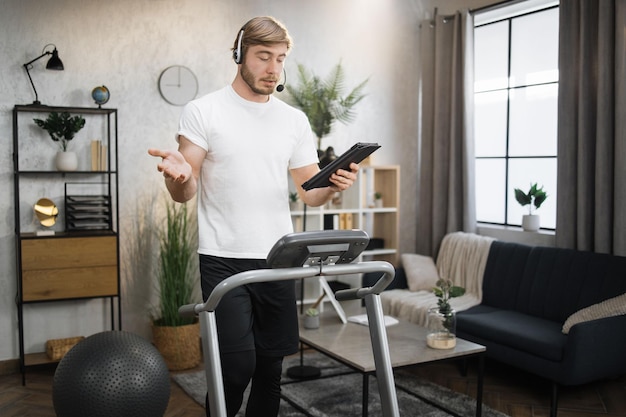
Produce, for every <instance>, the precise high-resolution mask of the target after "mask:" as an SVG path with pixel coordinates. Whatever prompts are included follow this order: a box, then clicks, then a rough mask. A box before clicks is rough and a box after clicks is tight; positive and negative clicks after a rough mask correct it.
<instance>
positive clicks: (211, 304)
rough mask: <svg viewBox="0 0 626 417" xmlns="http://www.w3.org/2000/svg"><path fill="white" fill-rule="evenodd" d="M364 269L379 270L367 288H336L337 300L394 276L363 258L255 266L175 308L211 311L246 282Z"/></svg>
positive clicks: (386, 266)
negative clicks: (194, 301)
mask: <svg viewBox="0 0 626 417" xmlns="http://www.w3.org/2000/svg"><path fill="white" fill-rule="evenodd" d="M368 272H383V275H382V276H381V277H380V279H379V280H378V281H377V282H376V283H375V284H374V285H373V286H371V287H363V288H356V289H349V290H342V291H337V293H336V294H335V296H336V298H337V299H338V300H349V299H356V298H364V297H365V296H367V295H368V294H380V293H381V292H382V291H383V290H384V289H385V288H387V287H388V286H389V284H391V281H393V278H394V276H395V269H394V267H393V265H391V264H390V263H389V262H387V261H366V262H358V263H350V264H336V265H324V266H323V267H322V268H321V269H320V268H319V267H318V266H308V267H301V266H299V267H293V268H277V269H255V270H252V271H245V272H240V273H238V274H235V275H232V276H230V277H228V278H226V279H224V280H223V281H222V282H220V283H219V284H218V285H217V286H216V287H215V288H214V289H213V291H212V292H211V294H210V295H209V297H208V298H207V300H206V302H204V303H200V304H187V305H184V306H182V307H180V308H179V309H178V313H179V314H180V315H181V316H185V317H189V316H195V315H197V314H199V313H201V312H203V311H215V309H216V308H217V305H218V304H219V302H220V301H221V299H222V297H223V296H224V295H225V294H226V293H228V292H229V291H231V290H232V289H234V288H237V287H240V286H242V285H246V284H253V283H258V282H267V281H286V280H290V279H300V278H310V277H315V276H325V275H330V276H332V275H347V274H358V273H368Z"/></svg>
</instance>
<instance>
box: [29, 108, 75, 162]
mask: <svg viewBox="0 0 626 417" xmlns="http://www.w3.org/2000/svg"><path fill="white" fill-rule="evenodd" d="M33 121H34V122H35V123H36V124H37V126H39V127H40V128H42V129H44V130H45V131H46V132H48V134H49V135H50V139H52V140H53V141H54V142H58V143H59V146H60V148H61V151H60V152H58V153H57V156H56V166H57V169H58V170H59V171H75V170H76V169H77V168H78V159H77V157H76V154H75V153H74V152H69V151H68V150H67V146H68V145H69V142H70V141H71V140H72V139H74V136H75V135H76V133H78V132H79V131H80V130H81V129H82V128H83V127H85V119H84V118H83V117H82V116H73V117H72V116H71V115H70V114H69V113H68V112H63V113H60V114H59V113H57V112H52V113H50V114H49V115H48V118H47V119H46V120H42V119H33Z"/></svg>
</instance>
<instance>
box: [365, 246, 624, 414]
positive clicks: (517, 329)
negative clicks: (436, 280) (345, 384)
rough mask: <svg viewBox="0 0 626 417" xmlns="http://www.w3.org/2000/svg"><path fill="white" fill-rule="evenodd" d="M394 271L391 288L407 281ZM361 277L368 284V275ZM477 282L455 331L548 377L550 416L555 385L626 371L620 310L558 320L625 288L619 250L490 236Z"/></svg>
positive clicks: (554, 404)
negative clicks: (473, 301)
mask: <svg viewBox="0 0 626 417" xmlns="http://www.w3.org/2000/svg"><path fill="white" fill-rule="evenodd" d="M397 272H398V277H397V279H396V280H395V281H394V283H393V284H392V285H391V286H390V288H402V287H404V286H406V281H405V278H404V277H405V274H404V271H402V269H401V268H399V269H398V271H397ZM363 279H364V283H363V284H364V285H366V286H367V285H371V283H368V282H370V281H372V280H373V279H374V277H373V276H371V275H370V276H364V277H363ZM482 289H483V296H482V300H481V303H480V305H477V306H475V307H471V308H469V309H468V310H465V311H461V312H459V313H458V315H457V335H458V336H459V337H461V338H464V339H467V340H471V341H473V342H476V343H479V344H481V345H484V346H486V347H487V352H486V354H487V357H488V358H492V359H495V360H497V361H501V362H503V363H506V364H509V365H512V366H514V367H518V368H520V369H523V370H525V371H528V372H531V373H534V374H536V375H539V376H541V377H544V378H546V379H547V380H549V381H551V382H552V388H553V389H552V403H551V412H550V414H551V416H553V417H554V416H556V413H557V407H558V387H559V385H580V384H585V383H588V382H592V381H596V380H600V379H604V378H611V377H616V376H620V375H623V374H625V373H626V353H624V352H626V315H624V314H621V315H615V316H610V317H606V318H600V319H594V320H590V321H584V322H580V323H578V324H574V325H572V326H571V329H569V333H567V334H566V333H564V327H563V326H564V324H565V323H566V321H567V320H568V318H569V317H570V316H571V315H572V314H574V313H576V312H578V311H580V310H581V309H585V308H586V307H590V306H592V305H596V304H598V303H600V302H603V301H605V300H608V299H611V298H614V297H616V296H620V295H622V294H624V293H626V257H620V256H611V255H606V254H598V253H592V252H582V251H576V250H570V249H559V248H551V247H538V246H535V247H533V246H527V245H522V244H517V243H510V242H500V241H494V242H493V243H492V244H491V247H490V248H489V255H488V258H487V264H486V266H485V272H484V276H483V283H482ZM625 297H626V296H625ZM619 300H620V303H621V304H623V302H622V300H621V298H620V299H619ZM614 304H615V303H614ZM592 308H596V307H595V306H594V307H592ZM620 309H621V310H623V309H622V308H620ZM587 310H589V309H587ZM579 314H580V313H579ZM571 320H572V319H570V321H571ZM568 323H570V322H568ZM568 325H569V324H568Z"/></svg>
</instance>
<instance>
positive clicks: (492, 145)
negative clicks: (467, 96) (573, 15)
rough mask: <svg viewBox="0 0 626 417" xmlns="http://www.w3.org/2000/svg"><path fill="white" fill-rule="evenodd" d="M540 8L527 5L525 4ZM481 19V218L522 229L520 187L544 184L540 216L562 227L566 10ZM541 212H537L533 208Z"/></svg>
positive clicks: (477, 91) (477, 94)
mask: <svg viewBox="0 0 626 417" xmlns="http://www.w3.org/2000/svg"><path fill="white" fill-rule="evenodd" d="M528 3H537V2H536V1H535V2H522V3H517V4H516V5H515V6H514V7H518V8H519V7H520V5H521V6H522V7H523V6H524V4H526V5H528ZM542 3H543V4H542V5H541V6H540V8H537V7H535V9H534V10H530V11H529V10H528V9H526V10H524V11H519V10H518V11H516V12H513V13H511V11H510V9H508V8H506V7H503V8H500V9H498V10H492V11H488V12H485V13H484V14H483V13H477V14H476V15H475V32H474V60H475V61H474V63H475V67H474V74H475V75H474V77H475V79H474V106H475V107H474V108H475V120H474V121H475V139H476V147H475V151H476V218H477V220H478V221H479V222H482V223H491V224H498V225H512V226H519V225H521V222H522V215H523V214H528V210H529V207H528V206H526V207H522V206H520V205H519V203H517V201H516V200H515V194H514V189H515V188H521V189H522V190H523V191H525V192H527V191H528V189H529V188H530V185H531V183H537V184H538V185H539V186H543V188H544V190H545V191H546V192H547V193H548V199H547V200H546V201H545V203H543V205H542V206H541V208H540V209H539V210H538V211H537V214H540V215H541V226H542V228H546V229H555V228H556V201H557V190H556V175H557V99H558V75H559V74H558V29H559V13H558V4H557V5H555V4H554V3H555V2H554V1H552V2H551V4H550V6H549V7H547V8H546V5H545V3H546V2H545V1H543V2H542ZM533 212H534V207H533Z"/></svg>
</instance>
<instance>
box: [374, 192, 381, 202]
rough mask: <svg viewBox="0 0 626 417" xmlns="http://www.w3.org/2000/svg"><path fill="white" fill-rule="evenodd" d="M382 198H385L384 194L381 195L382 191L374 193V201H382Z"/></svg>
mask: <svg viewBox="0 0 626 417" xmlns="http://www.w3.org/2000/svg"><path fill="white" fill-rule="evenodd" d="M381 198H383V193H381V192H380V191H376V192H375V193H374V200H380V199H381Z"/></svg>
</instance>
